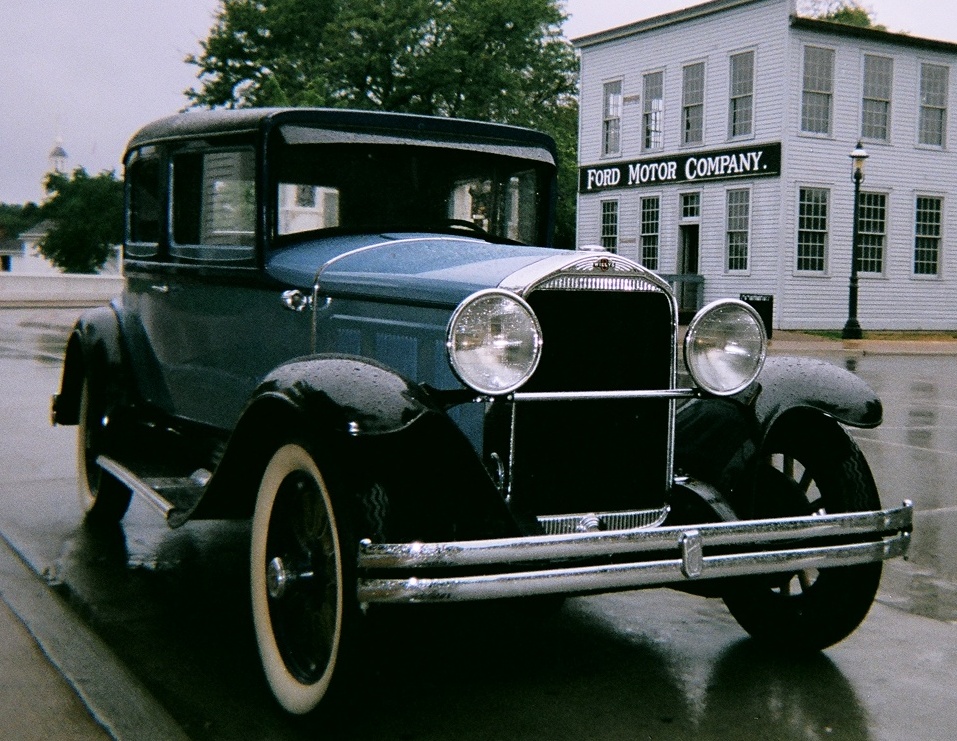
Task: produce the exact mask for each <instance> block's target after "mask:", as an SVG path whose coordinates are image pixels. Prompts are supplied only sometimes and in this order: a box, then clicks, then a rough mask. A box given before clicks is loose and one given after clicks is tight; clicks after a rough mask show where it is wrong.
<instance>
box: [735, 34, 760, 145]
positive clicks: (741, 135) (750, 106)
mask: <svg viewBox="0 0 957 741" xmlns="http://www.w3.org/2000/svg"><path fill="white" fill-rule="evenodd" d="M744 57H750V58H751V64H750V75H749V79H748V80H747V81H746V84H747V92H746V93H744V92H738V93H737V94H736V93H735V84H736V83H735V78H734V73H735V60H739V59H743V58H744ZM756 61H757V55H756V54H755V52H754V49H746V50H744V51H739V52H735V53H734V54H731V55H730V56H729V57H728V139H751V138H754V81H755V76H756V71H757V67H756ZM745 99H747V101H748V102H747V112H748V116H747V124H748V128H747V131H741V132H736V131H735V124H736V121H737V113H738V108H737V106H736V105H735V102H736V101H739V100H741V101H743V100H745ZM741 110H745V109H744V108H742V109H741Z"/></svg>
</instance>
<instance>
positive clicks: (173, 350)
mask: <svg viewBox="0 0 957 741" xmlns="http://www.w3.org/2000/svg"><path fill="white" fill-rule="evenodd" d="M255 164H256V163H255V153H254V150H253V149H252V148H251V147H238V148H199V149H197V148H195V147H185V148H182V149H181V150H179V151H173V152H172V153H171V156H170V157H169V160H168V173H169V188H168V194H169V208H168V214H169V228H168V235H167V239H166V242H167V245H166V249H165V250H164V252H165V254H160V255H159V258H158V259H155V260H153V261H152V262H150V263H149V266H148V269H147V270H145V271H139V272H138V273H137V274H136V275H131V276H130V279H129V286H128V302H129V304H130V309H131V312H132V313H133V314H135V317H136V324H137V326H136V327H135V329H134V334H137V333H138V334H139V341H140V343H141V344H142V345H143V347H142V348H141V350H145V351H146V352H145V353H143V352H142V351H141V352H137V353H134V355H135V356H142V357H143V358H146V360H145V361H141V363H143V364H148V365H151V366H152V367H151V368H142V369H138V371H137V375H138V376H139V375H140V374H141V373H142V375H143V376H144V380H145V382H144V383H143V384H141V386H142V388H143V392H144V395H146V396H147V399H148V400H149V401H151V402H153V403H155V404H157V405H158V406H160V407H161V408H162V409H164V410H165V411H167V412H169V413H170V414H173V415H176V416H178V417H182V418H185V419H189V420H193V421H196V422H200V423H203V424H207V425H212V426H215V427H218V428H221V429H231V428H232V427H233V426H234V425H235V423H236V421H237V419H238V418H239V415H240V413H241V412H242V409H243V407H244V406H245V404H246V401H247V400H248V398H249V396H250V394H251V393H252V392H253V390H254V389H255V387H256V385H257V384H258V383H259V381H260V380H261V379H262V377H263V376H264V375H265V374H266V373H268V372H269V371H270V370H271V369H272V368H274V367H275V366H276V365H278V364H280V363H281V362H283V361H284V360H287V359H289V358H292V357H297V356H300V355H305V354H307V353H308V352H309V351H310V343H311V326H310V321H309V314H308V312H304V313H302V314H296V313H293V312H290V311H288V310H287V309H286V308H285V307H284V306H283V304H282V300H281V294H282V290H283V286H279V285H276V284H274V283H273V282H272V281H271V280H269V279H268V278H267V277H266V276H265V275H264V274H263V273H262V270H261V269H260V267H259V260H258V259H257V239H256V224H257V221H258V218H257V213H258V205H257V204H258V199H257V196H256V166H255Z"/></svg>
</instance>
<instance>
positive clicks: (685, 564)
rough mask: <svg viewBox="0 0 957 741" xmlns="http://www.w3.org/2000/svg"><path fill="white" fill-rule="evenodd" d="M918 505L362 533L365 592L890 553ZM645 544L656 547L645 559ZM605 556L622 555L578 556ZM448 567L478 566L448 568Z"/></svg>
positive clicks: (515, 589)
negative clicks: (535, 532) (552, 529)
mask: <svg viewBox="0 0 957 741" xmlns="http://www.w3.org/2000/svg"><path fill="white" fill-rule="evenodd" d="M913 510H914V508H913V504H912V503H911V502H909V501H905V502H904V503H903V505H902V506H900V507H896V508H893V509H885V510H880V511H874V512H854V513H849V514H834V515H819V516H818V515H815V516H812V517H794V518H783V519H774V520H747V521H739V522H722V523H715V524H702V525H695V526H678V527H652V528H635V529H632V530H617V531H612V532H607V531H606V532H585V533H572V534H563V535H541V536H534V537H526V538H502V539H495V540H470V541H460V542H452V543H402V544H394V543H393V544H389V543H370V542H368V541H363V542H362V543H361V544H360V547H359V569H360V579H359V584H358V598H359V601H360V602H361V603H370V602H450V601H465V600H482V599H498V598H506V597H524V596H530V595H540V594H562V593H583V592H602V591H614V590H618V589H632V588H638V587H647V586H655V585H667V584H676V583H681V582H688V581H690V580H698V579H714V578H720V577H731V576H747V575H751V574H772V573H778V572H784V573H786V572H789V571H801V570H805V569H823V568H830V567H834V566H851V565H855V564H863V563H870V562H874V561H884V560H887V559H889V558H895V557H897V556H903V555H904V554H905V553H906V552H907V547H908V545H909V543H910V532H911V527H912V522H913ZM835 540H839V541H842V542H839V543H835V542H834V541H835ZM848 540H850V541H851V542H847V541H848ZM714 550H718V551H720V552H719V553H713V551H714ZM641 554H651V555H650V556H648V560H640V558H641ZM605 556H612V557H616V558H615V560H616V562H615V563H605V564H601V565H594V564H592V565H584V566H582V565H575V564H574V561H575V560H581V559H592V560H594V559H595V558H601V557H605ZM622 557H625V558H629V559H631V560H628V561H627V562H621V559H622ZM570 561H571V563H570ZM517 565H520V567H521V570H519V571H515V570H514V569H515V567H516V566H517ZM443 569H459V570H466V571H468V572H469V573H468V575H449V576H444V575H442V573H441V572H442V570H443ZM376 572H378V573H382V574H384V575H381V576H380V575H378V574H377V573H376Z"/></svg>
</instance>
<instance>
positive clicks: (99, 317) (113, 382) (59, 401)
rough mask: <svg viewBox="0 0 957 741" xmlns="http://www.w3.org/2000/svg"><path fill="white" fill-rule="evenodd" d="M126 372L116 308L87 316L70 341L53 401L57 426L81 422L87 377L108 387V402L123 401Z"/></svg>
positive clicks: (72, 334)
mask: <svg viewBox="0 0 957 741" xmlns="http://www.w3.org/2000/svg"><path fill="white" fill-rule="evenodd" d="M125 371H126V368H125V361H124V353H123V344H122V339H121V335H120V321H119V317H118V316H117V310H116V307H114V306H113V305H112V304H111V305H110V306H101V307H98V308H95V309H91V310H90V311H86V312H84V313H83V314H82V315H81V316H80V318H79V319H78V320H77V322H76V324H75V325H74V326H73V331H72V332H71V333H70V337H69V339H68V340H67V345H66V355H65V357H64V361H63V373H62V376H61V378H60V390H59V393H57V394H56V396H54V398H53V409H52V419H53V423H54V424H61V425H75V424H77V423H78V422H79V412H80V392H81V389H82V387H83V378H84V377H85V376H90V377H91V378H93V379H95V382H96V383H100V384H105V389H104V391H105V393H106V394H107V396H106V398H108V399H111V400H117V399H120V398H122V395H123V393H124V392H125V385H124V379H125V377H126V372H125Z"/></svg>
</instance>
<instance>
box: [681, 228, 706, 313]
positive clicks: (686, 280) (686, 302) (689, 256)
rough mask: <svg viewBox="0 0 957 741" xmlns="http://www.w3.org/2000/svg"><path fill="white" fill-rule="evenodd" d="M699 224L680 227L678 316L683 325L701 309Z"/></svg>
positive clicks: (701, 281) (701, 283) (701, 282)
mask: <svg viewBox="0 0 957 741" xmlns="http://www.w3.org/2000/svg"><path fill="white" fill-rule="evenodd" d="M698 235H699V228H698V224H682V225H681V226H679V227H678V273H679V274H680V276H681V277H680V279H679V280H680V282H679V284H678V314H679V317H680V321H681V323H682V324H685V323H687V322H688V321H689V320H690V319H691V317H692V316H694V313H695V312H696V311H697V310H698V309H700V308H701V288H702V285H703V280H702V278H701V276H700V275H699V274H698V245H699V242H698Z"/></svg>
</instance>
